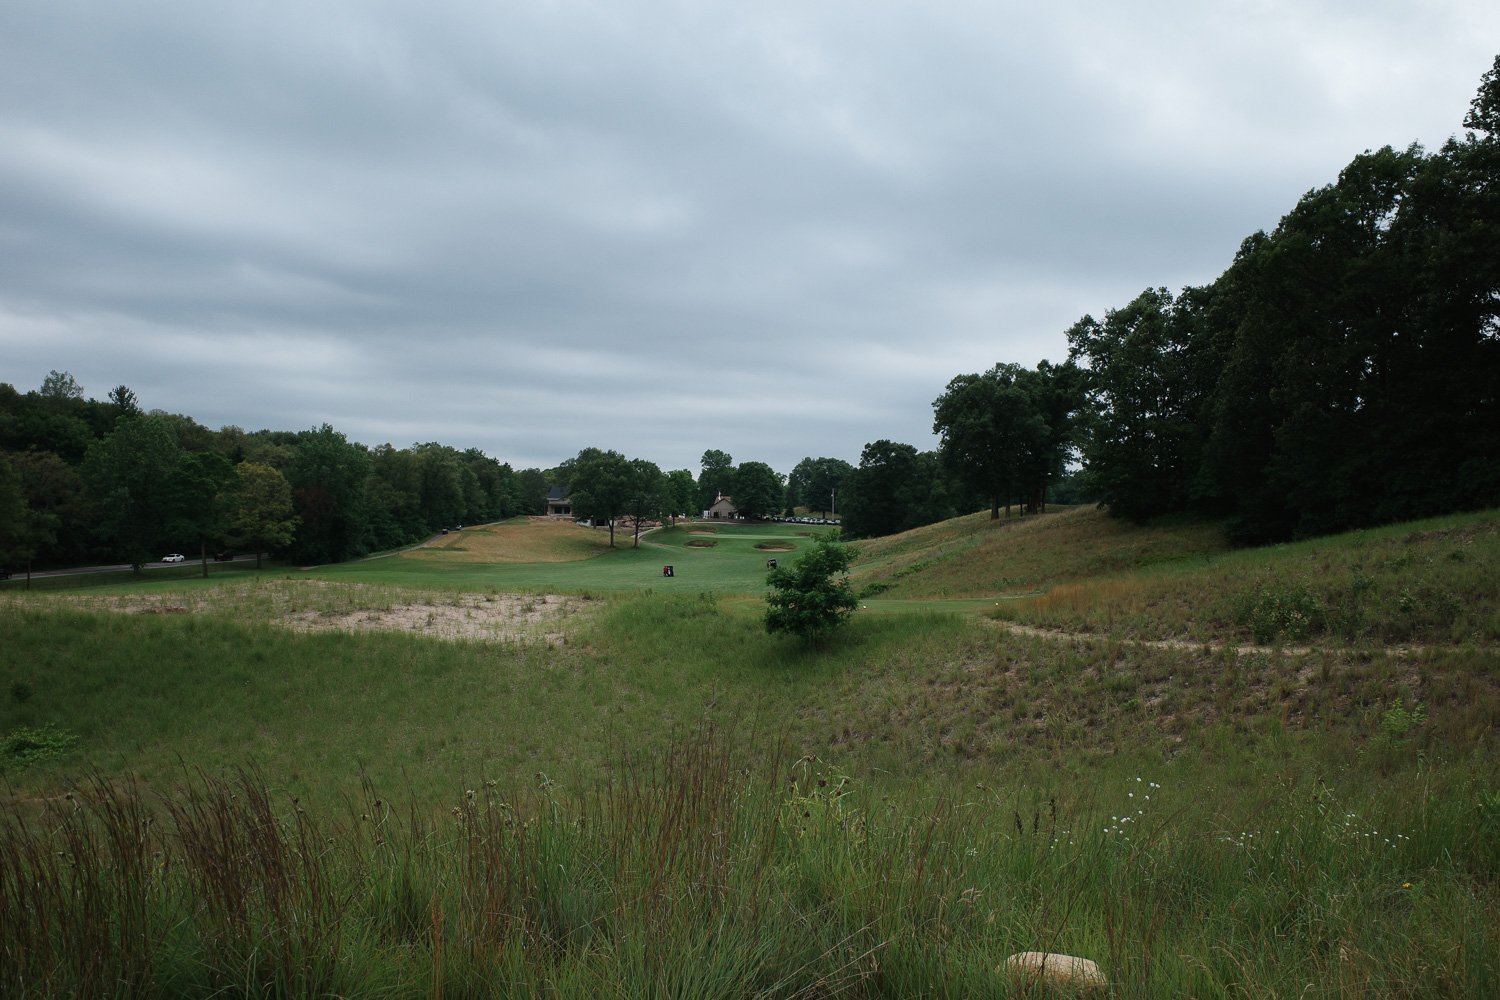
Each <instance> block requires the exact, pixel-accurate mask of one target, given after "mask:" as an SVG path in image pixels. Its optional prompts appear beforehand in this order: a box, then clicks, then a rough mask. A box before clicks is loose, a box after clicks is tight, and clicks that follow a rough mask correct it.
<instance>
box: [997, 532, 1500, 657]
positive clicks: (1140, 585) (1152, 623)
mask: <svg viewBox="0 0 1500 1000" xmlns="http://www.w3.org/2000/svg"><path fill="white" fill-rule="evenodd" d="M1497 580H1500V511H1482V512H1479V513H1475V514H1462V515H1453V516H1449V517H1441V518H1433V519H1431V520H1427V521H1417V522H1411V523H1407V524H1400V525H1392V526H1389V527H1385V528H1378V529H1371V530H1368V531H1355V532H1349V533H1347V534H1343V535H1334V536H1331V537H1327V538H1319V539H1312V540H1309V541H1305V542H1298V543H1294V544H1287V545H1276V546H1271V547H1268V548H1259V549H1245V550H1241V551H1235V552H1218V553H1213V554H1210V555H1207V556H1204V557H1202V558H1197V559H1184V560H1180V561H1177V562H1174V563H1168V564H1164V565H1161V566H1158V567H1153V568H1150V569H1147V570H1141V571H1136V572H1133V573H1122V574H1114V575H1109V576H1104V577H1098V578H1093V579H1087V580H1078V581H1072V582H1060V583H1058V584H1057V585H1056V586H1053V587H1051V588H1049V589H1048V591H1047V593H1045V594H1043V595H1041V596H1038V597H1035V598H1031V599H1028V600H1022V601H1016V602H1013V603H1006V604H1004V605H1001V606H1000V607H997V608H996V609H995V611H994V613H995V614H996V615H997V616H1000V617H1003V618H1006V619H1009V620H1013V621H1019V622H1023V623H1026V624H1031V625H1038V626H1043V627H1048V628H1060V629H1067V630H1070V631H1087V632H1097V633H1109V634H1115V635H1130V636H1137V637H1142V638H1154V639H1159V638H1174V637H1175V638H1181V639H1185V640H1189V641H1203V642H1211V641H1213V642H1220V641H1230V642H1246V643H1250V642H1259V643H1270V642H1276V641H1289V642H1315V643H1320V644H1329V643H1333V644H1351V643H1352V644H1356V645H1358V644H1376V645H1380V644H1388V643H1404V642H1420V643H1435V644H1440V645H1445V644H1463V643H1486V644H1494V643H1496V642H1500V586H1497V585H1496V581H1497Z"/></svg>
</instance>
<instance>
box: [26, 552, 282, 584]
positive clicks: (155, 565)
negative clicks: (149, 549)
mask: <svg viewBox="0 0 1500 1000" xmlns="http://www.w3.org/2000/svg"><path fill="white" fill-rule="evenodd" d="M246 560H249V561H250V562H254V561H255V554H254V553H251V554H250V555H248V556H235V557H234V558H233V559H230V560H227V561H228V562H245V561H246ZM208 561H209V562H213V561H214V559H213V557H212V556H210V557H209V560H208ZM172 566H199V561H198V560H197V559H189V560H188V561H187V562H180V563H164V562H151V563H146V565H145V566H143V567H142V568H143V569H167V568H169V567H172ZM200 570H201V566H200ZM128 572H130V564H129V563H120V564H119V565H116V566H74V567H72V568H71V569H43V570H37V571H36V572H34V573H32V574H31V578H32V579H33V580H40V579H42V578H43V577H47V576H78V575H80V574H83V573H128ZM10 578H11V579H12V580H24V579H26V570H25V569H19V570H12V571H11V577H10Z"/></svg>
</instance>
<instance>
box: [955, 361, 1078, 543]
mask: <svg viewBox="0 0 1500 1000" xmlns="http://www.w3.org/2000/svg"><path fill="white" fill-rule="evenodd" d="M1024 375H1025V370H1024V369H1023V368H1022V367H1021V366H1020V365H1009V364H997V365H996V366H995V367H994V368H991V369H990V370H989V371H987V372H984V373H982V374H978V375H959V376H958V377H956V378H954V379H953V380H952V381H951V382H949V383H948V387H947V389H946V390H945V391H944V392H943V394H942V395H941V396H939V397H938V398H937V399H936V400H934V401H933V404H932V408H933V425H932V429H933V432H934V433H936V434H938V435H939V436H940V437H941V439H942V445H941V452H940V453H941V455H942V456H943V460H944V462H945V463H946V464H947V466H948V468H949V469H951V470H952V471H953V472H954V474H955V475H956V476H957V477H958V478H959V480H960V481H961V482H962V483H963V484H964V485H965V486H966V487H967V488H969V489H970V490H973V491H975V492H977V493H980V494H982V495H983V496H985V497H986V498H987V499H988V500H989V502H990V517H991V518H992V519H994V518H998V517H999V516H1000V505H1001V504H1002V503H1004V505H1005V515H1006V517H1009V516H1010V505H1011V500H1012V498H1014V497H1015V496H1016V494H1017V492H1018V491H1019V490H1020V489H1021V488H1022V487H1023V484H1024V483H1025V482H1026V479H1027V475H1028V473H1029V472H1030V471H1032V469H1031V465H1032V464H1034V463H1035V461H1036V456H1038V455H1039V454H1043V453H1045V452H1046V450H1047V443H1048V441H1049V439H1050V433H1049V432H1050V428H1049V427H1048V425H1047V421H1046V417H1045V416H1044V414H1043V413H1042V409H1041V405H1040V400H1038V399H1037V398H1035V396H1034V394H1033V392H1032V391H1031V386H1030V385H1029V384H1028V382H1027V380H1026V379H1025V378H1024Z"/></svg>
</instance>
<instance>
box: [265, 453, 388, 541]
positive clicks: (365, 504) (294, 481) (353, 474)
mask: <svg viewBox="0 0 1500 1000" xmlns="http://www.w3.org/2000/svg"><path fill="white" fill-rule="evenodd" d="M369 474H370V453H369V451H368V450H366V449H365V447H364V446H363V445H359V444H355V443H352V442H350V441H349V439H348V438H346V437H345V436H344V434H343V433H342V432H341V431H336V430H334V429H333V428H332V427H331V426H329V425H328V424H324V425H323V426H322V427H319V428H318V429H316V430H310V431H304V432H302V433H301V434H299V435H298V439H297V444H296V453H295V455H294V457H293V458H292V461H291V463H290V465H289V466H288V467H287V469H286V479H287V481H288V482H289V483H290V484H291V487H292V497H293V500H294V502H295V503H296V509H297V514H298V517H299V519H300V526H299V528H298V531H297V534H296V537H295V538H294V539H293V540H292V544H291V554H292V557H293V558H294V559H296V560H298V561H299V562H302V563H328V562H340V561H342V560H345V559H349V558H353V557H355V556H360V555H364V554H365V553H366V552H368V551H370V544H371V542H372V541H373V537H372V536H373V532H372V530H371V529H372V527H373V524H372V518H371V510H370V506H369V494H368V493H367V492H366V487H367V481H368V478H369Z"/></svg>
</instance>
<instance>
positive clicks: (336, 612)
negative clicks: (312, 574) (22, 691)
mask: <svg viewBox="0 0 1500 1000" xmlns="http://www.w3.org/2000/svg"><path fill="white" fill-rule="evenodd" d="M50 600H51V601H52V602H55V603H57V604H64V605H68V606H71V607H76V608H81V609H85V610H89V611H104V612H112V613H117V614H156V615H162V614H166V615H171V614H208V613H218V614H225V613H227V614H229V615H231V616H234V617H238V618H243V619H245V620H248V621H264V622H267V623H269V624H273V625H279V626H282V627H284V628H290V629H293V630H294V631H298V632H405V633H408V634H415V635H425V636H428V637H430V638H434V639H441V640H445V641H449V642H460V641H480V642H523V643H529V642H545V643H547V644H548V645H559V644H563V643H566V642H567V641H568V637H569V634H570V633H571V632H572V631H573V628H574V626H575V625H577V624H579V623H581V622H582V621H583V620H584V619H585V618H586V617H587V616H588V615H589V613H590V612H591V610H592V609H593V607H594V606H596V605H597V604H598V603H599V602H598V601H592V600H586V599H584V598H581V597H572V596H565V595H559V594H487V593H468V594H454V593H444V594H432V595H422V594H412V593H410V592H404V593H403V592H392V591H390V590H388V589H386V588H378V587H363V586H360V585H357V584H356V585H349V584H329V583H326V582H322V581H296V582H295V583H288V584H284V585H271V586H266V587H257V588H230V587H224V588H218V589H217V590H213V591H198V592H186V593H178V594H173V593H166V594H153V595H142V596H114V595H110V596H87V597H84V596H58V597H53V598H50Z"/></svg>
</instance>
